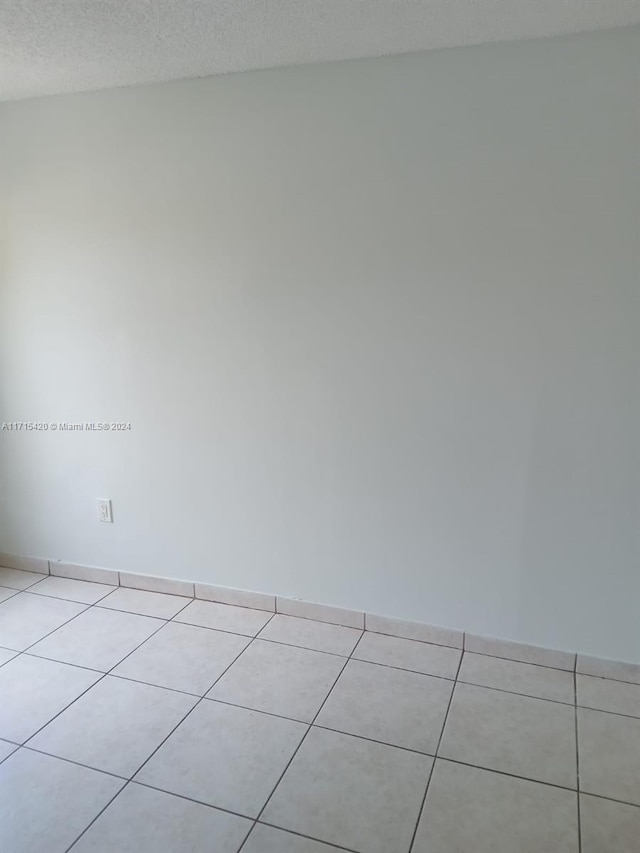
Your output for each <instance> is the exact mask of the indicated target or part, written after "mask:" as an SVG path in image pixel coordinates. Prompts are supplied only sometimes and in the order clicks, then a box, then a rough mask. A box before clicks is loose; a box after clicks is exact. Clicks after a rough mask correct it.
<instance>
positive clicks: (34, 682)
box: [0, 655, 100, 743]
mask: <svg viewBox="0 0 640 853" xmlns="http://www.w3.org/2000/svg"><path fill="white" fill-rule="evenodd" d="M99 678H100V674H99V673H97V672H92V671H91V670H90V669H80V668H79V667H77V666H69V665H68V664H66V663H59V662H58V661H52V660H45V659H44V658H35V657H31V655H19V656H18V657H17V658H15V659H14V660H12V661H11V662H10V663H8V664H7V665H6V666H3V667H2V669H0V737H3V738H6V739H7V740H12V741H15V742H16V743H24V741H25V740H27V738H30V737H31V735H33V734H35V733H36V732H37V731H38V729H41V728H42V726H44V725H46V723H48V722H49V721H50V720H51V719H53V717H55V715H56V714H59V713H60V711H62V710H63V709H64V708H66V707H67V705H69V704H70V703H71V702H73V701H74V699H77V698H78V696H80V694H81V693H84V691H85V690H88V689H89V687H91V685H92V684H95V682H96V681H97V680H98V679H99Z"/></svg>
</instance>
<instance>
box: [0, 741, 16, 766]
mask: <svg viewBox="0 0 640 853" xmlns="http://www.w3.org/2000/svg"><path fill="white" fill-rule="evenodd" d="M17 748H18V744H17V743H9V741H6V740H0V761H4V760H5V758H8V757H9V756H10V755H11V753H12V752H15V751H16V749H17Z"/></svg>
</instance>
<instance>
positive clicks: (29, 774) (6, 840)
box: [0, 749, 124, 853]
mask: <svg viewBox="0 0 640 853" xmlns="http://www.w3.org/2000/svg"><path fill="white" fill-rule="evenodd" d="M123 784H124V783H123V782H122V780H121V779H116V778H115V777H114V776H108V775H107V774H106V773H100V772H98V771H97V770H89V769H88V768H86V767H79V766H78V765H77V764H71V763H70V762H69V761H62V760H61V759H60V758H53V757H52V756H50V755H42V754H41V753H39V752H32V751H31V750H29V749H19V750H17V751H16V752H14V753H13V755H10V756H9V758H7V760H6V761H3V762H2V764H1V765H0V802H2V813H3V819H2V820H1V821H0V850H3V851H7V853H65V851H66V850H67V849H68V848H69V846H70V845H71V844H73V842H74V841H75V840H76V838H77V837H78V836H79V835H80V833H81V832H82V831H83V830H84V829H85V828H86V827H87V826H88V825H89V824H90V823H91V821H92V820H93V819H94V818H95V817H96V816H97V815H98V814H99V813H100V812H101V811H102V809H103V808H104V807H105V806H106V805H107V803H108V802H109V800H111V799H112V797H114V796H115V795H116V794H117V792H118V791H119V790H120V788H121V787H122V785H123Z"/></svg>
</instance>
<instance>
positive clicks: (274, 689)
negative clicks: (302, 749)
mask: <svg viewBox="0 0 640 853" xmlns="http://www.w3.org/2000/svg"><path fill="white" fill-rule="evenodd" d="M344 663H345V661H344V658H342V657H338V656H337V655H328V654H325V653H324V652H314V651H311V650H310V649H300V648H297V647H296V646H283V645H281V644H280V643H268V642H265V641H262V640H255V641H254V642H253V643H252V644H251V645H250V646H249V648H248V649H247V650H246V651H245V652H243V653H242V654H241V655H240V657H239V658H238V660H237V661H236V662H235V663H234V664H233V666H231V667H230V668H229V669H228V670H227V672H226V673H225V674H224V675H223V676H222V678H221V679H220V681H218V683H217V684H216V685H215V686H214V687H213V689H212V690H210V691H209V693H207V696H208V697H209V698H210V699H219V700H221V701H222V702H231V703H232V704H233V705H243V706H244V707H245V708H253V709H254V710H256V711H267V712H268V713H270V714H280V715H281V716H283V717H291V718H292V719H294V720H302V721H303V722H307V723H310V722H311V721H312V720H313V718H314V717H315V715H316V714H317V713H318V710H319V709H320V706H321V705H322V703H323V702H324V700H325V699H326V697H327V694H328V693H329V691H330V690H331V688H332V686H333V684H334V683H335V680H336V678H337V677H338V675H339V674H340V671H341V670H342V667H343V666H344Z"/></svg>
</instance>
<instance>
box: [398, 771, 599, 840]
mask: <svg viewBox="0 0 640 853" xmlns="http://www.w3.org/2000/svg"><path fill="white" fill-rule="evenodd" d="M463 851H464V853H467V851H469V853H471V851H473V853H578V800H577V794H575V793H573V792H572V791H564V790H562V789H560V788H554V787H552V786H551V785H541V784H540V783H539V782H530V781H529V780H528V779H513V778H512V777H509V776H502V775H501V774H499V773H492V772H490V771H489V770H480V769H478V768H476V767H466V766H464V765H461V764H452V763H451V762H449V761H441V760H438V761H436V766H435V768H434V771H433V778H432V779H431V782H430V784H429V793H428V794H427V799H426V801H425V806H424V810H423V812H422V816H421V818H420V823H419V825H418V832H417V833H416V840H415V843H414V845H413V848H412V853H463ZM600 853H605V851H600ZM611 853H613V851H612V852H611Z"/></svg>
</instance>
